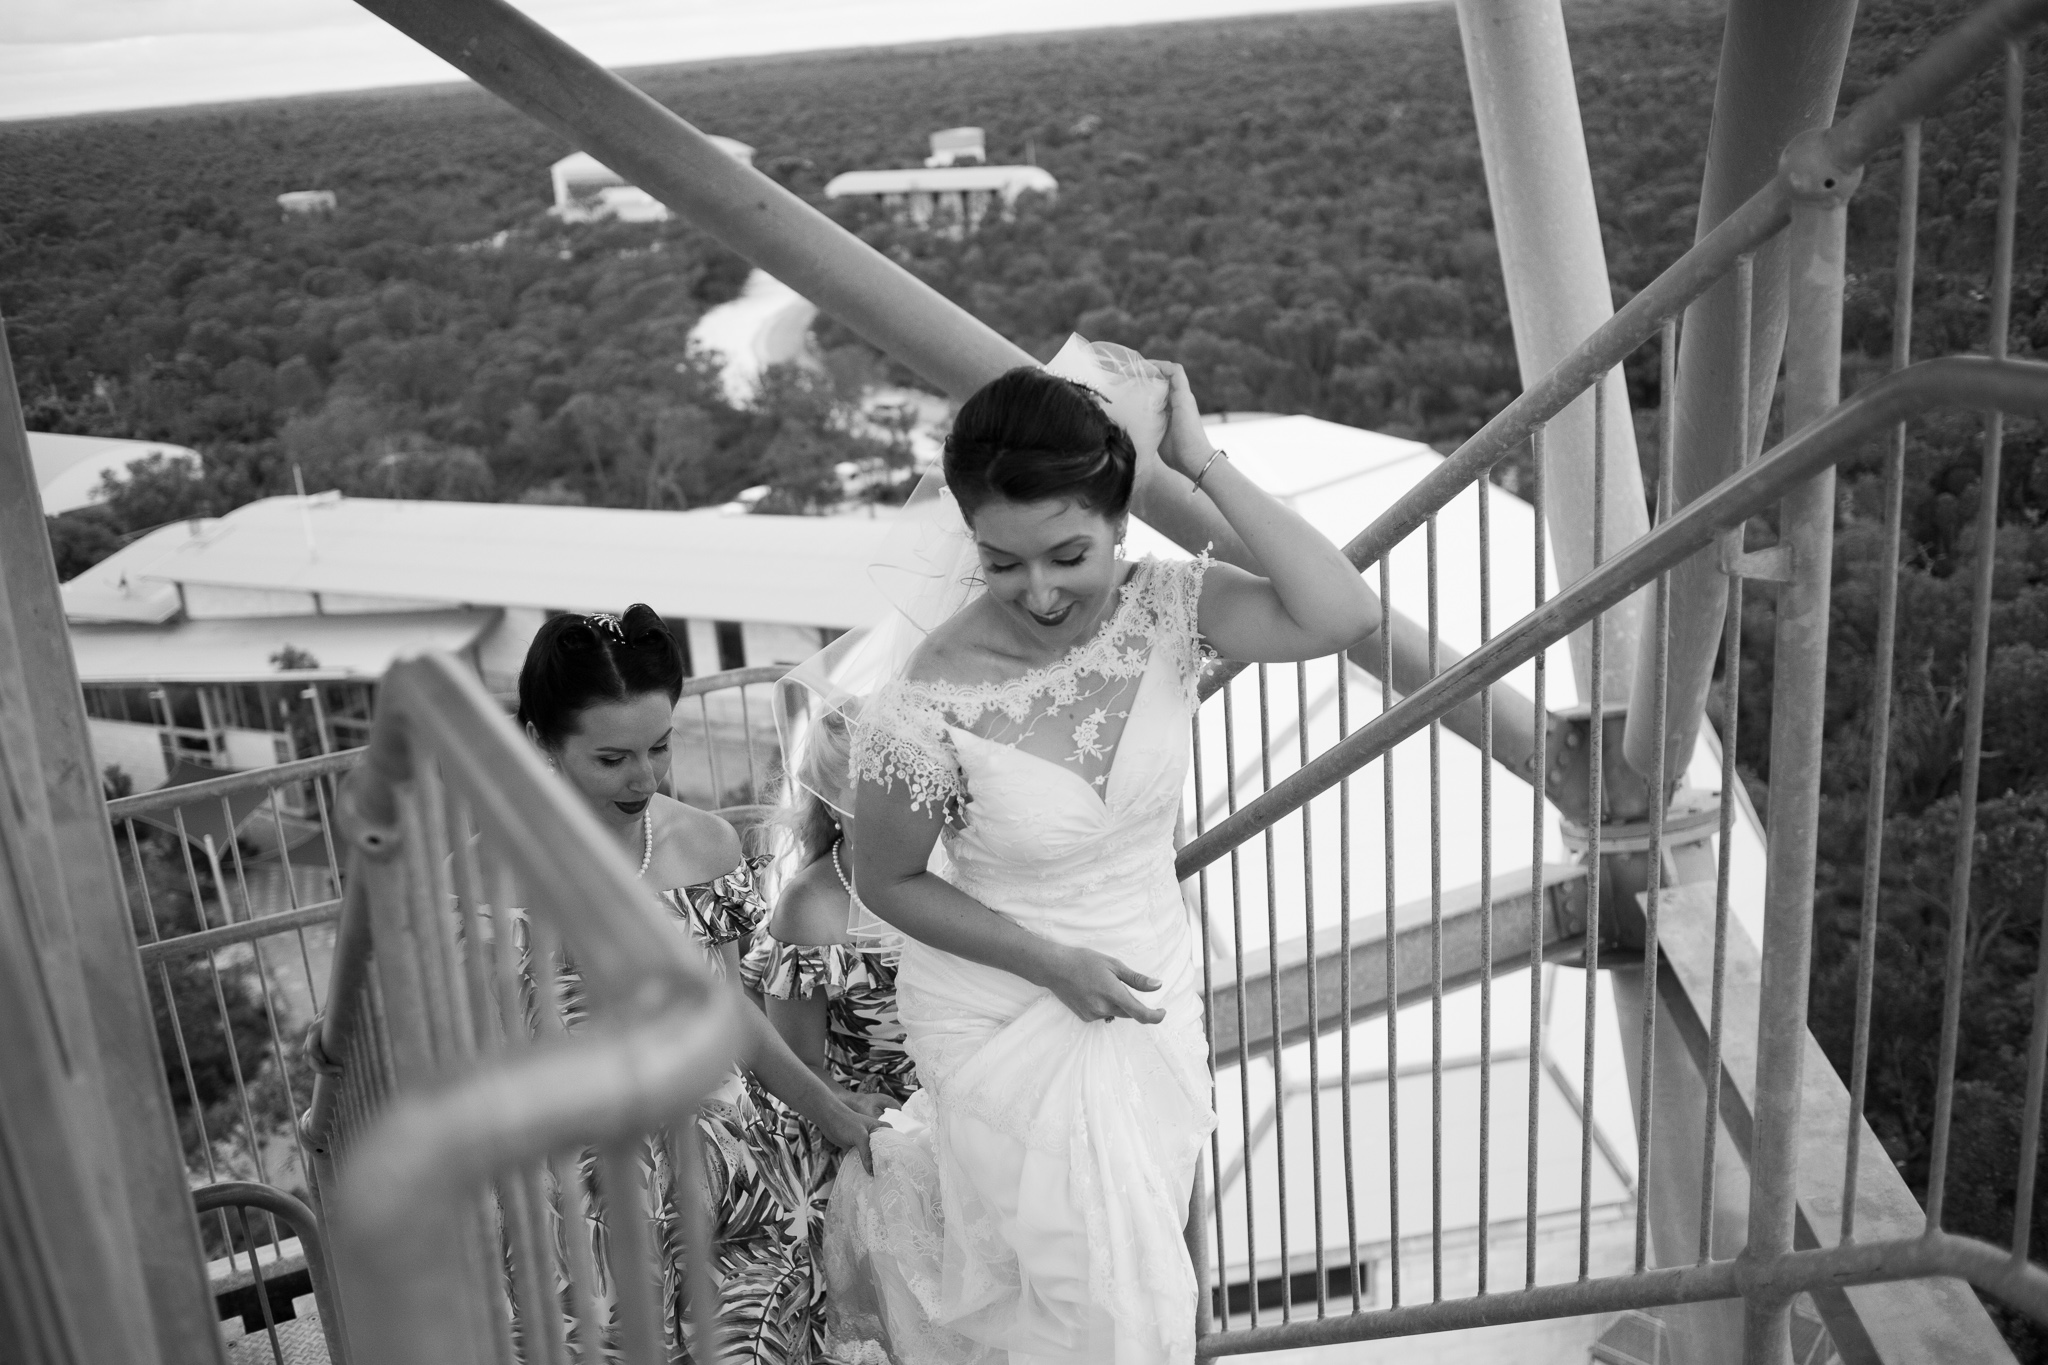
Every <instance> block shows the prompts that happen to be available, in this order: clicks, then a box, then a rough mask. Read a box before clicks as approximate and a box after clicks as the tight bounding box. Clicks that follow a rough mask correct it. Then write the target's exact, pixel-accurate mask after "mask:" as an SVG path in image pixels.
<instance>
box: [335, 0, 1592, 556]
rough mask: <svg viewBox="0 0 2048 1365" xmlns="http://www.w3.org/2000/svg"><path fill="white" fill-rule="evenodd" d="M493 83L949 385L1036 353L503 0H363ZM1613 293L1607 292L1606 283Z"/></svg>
mask: <svg viewBox="0 0 2048 1365" xmlns="http://www.w3.org/2000/svg"><path fill="white" fill-rule="evenodd" d="M359 3H360V4H361V5H362V6H363V8H364V9H366V10H368V11H370V12H371V13H372V14H374V15H376V16H377V17H378V18H380V19H382V20H384V21H385V22H386V23H388V24H390V25H391V26H392V27H393V28H395V29H397V30H398V31H399V32H401V33H403V34H405V35H406V36H407V37H409V38H411V39H412V40H413V41H415V42H417V43H419V44H420V46H422V47H424V48H426V49H427V50H428V51H429V52H432V53H433V54H434V55H436V56H437V57H440V58H441V59H442V60H443V61H446V62H447V63H448V64H449V65H451V66H453V67H455V69H456V70H458V71H460V72H462V73H463V74H464V75H466V76H468V77H469V78H470V79H471V80H473V81H475V82H476V83H477V84H478V85H480V86H482V87H483V88H484V89H486V90H488V91H490V92H491V93H492V94H494V95H496V96H498V97H499V98H500V99H502V100H504V101H505V102H506V103H507V104H510V105H511V106H512V107H513V108H515V109H517V110H519V111H520V112H521V113H524V114H526V115H527V116H528V117H529V118H532V119H534V120H536V121H538V122H540V123H542V124H545V125H546V126H547V127H549V128H552V129H553V130H554V131H556V132H557V133H560V134H561V135H562V136H563V137H565V138H567V139H568V140H569V141H570V142H572V143H574V144H575V145H576V146H578V147H580V148H582V149H583V150H584V151H587V152H589V153H590V154H591V155H592V156H594V157H596V158H597V159H598V160H599V161H601V162H603V163H604V164H605V165H606V166H609V167H610V168H611V169H612V170H614V171H617V172H618V173H619V174H620V175H622V176H624V177H625V178H626V179H627V180H629V181H631V182H632V183H633V184H635V185H638V186H639V187H640V188H641V189H644V190H646V191H647V192H648V193H649V194H651V195H653V196H654V197H655V198H656V199H659V200H660V201H661V202H662V203H664V204H667V205H668V206H669V207H670V208H672V209H674V210H675V211H676V212H678V213H680V214H682V215H683V216H684V217H686V218H688V219H689V220H690V221H691V222H692V223H695V224H696V225H697V226H698V227H701V228H703V229H704V231H706V232H707V233H709V234H710V235H711V236H712V237H714V238H716V239H717V240H718V241H720V242H722V243H724V244H725V245H726V246H728V247H730V248H731V249H732V250H734V251H736V252H738V253H739V254H740V255H742V256H744V257H746V258H747V259H748V260H749V261H751V262H753V263H754V264H755V265H757V266H759V267H761V269H763V270H765V271H767V272H768V273H769V274H771V275H773V276H774V277H775V278H776V279H778V280H781V281H782V282H783V283H784V284H786V285H788V286H789V287H790V288H792V289H794V290H795V291H796V292H797V293H799V294H801V295H803V296H804V297H805V298H806V299H809V300H810V301H811V302H812V303H815V304H816V305H818V307H819V308H820V309H822V310H824V311H825V312H827V313H829V314H831V315H832V316H833V317H835V318H837V319H839V321H841V322H843V323H845V324H846V325H847V326H848V327H851V328H852V329H853V330H854V331H856V332H858V333H860V335H861V336H863V337H865V338H866V339H867V340H869V341H871V342H873V343H874V344H875V345H876V346H878V347H880V348H881V349H882V350H884V351H886V352H888V353H889V354H890V355H892V356H894V357H895V358H896V359H898V360H900V361H902V362H903V363H904V364H905V365H908V366H909V367H910V368H911V369H913V370H915V371H917V373H918V374H920V375H922V376H923V377H924V378H925V379H927V380H929V381H930V382H931V383H933V384H935V385H937V386H938V388H939V389H940V390H941V391H942V392H944V393H946V394H949V395H951V396H952V397H953V398H954V399H956V400H957V399H964V398H966V397H967V396H968V395H969V394H971V393H973V392H974V391H975V390H976V389H978V388H980V387H981V386H982V385H983V384H986V383H987V382H988V381H989V380H991V379H993V378H995V377H996V376H997V375H999V374H1001V373H1002V372H1003V371H1005V370H1008V369H1013V368H1015V367H1016V366H1018V365H1030V364H1035V363H1036V362H1035V361H1034V360H1033V359H1032V358H1031V356H1030V355H1029V354H1028V353H1026V352H1025V351H1024V350H1023V349H1022V348H1020V347H1019V346H1017V345H1016V344H1015V343H1013V342H1011V341H1009V340H1008V339H1006V338H1005V337H1003V336H1001V335H1000V334H998V333H997V332H996V331H995V330H994V329H993V328H991V327H989V326H988V325H987V324H986V323H984V322H982V321H981V320H980V319H978V318H976V317H974V316H973V315H972V314H971V313H969V312H967V311H966V310H965V309H963V308H961V307H960V306H958V305H957V304H955V303H953V302H951V301H950V300H948V299H947V298H946V297H945V296H944V295H942V294H940V293H939V292H938V291H937V290H935V289H933V288H932V287H931V286H929V285H927V284H925V283H924V282H923V281H922V280H920V279H918V278H917V277H916V276H915V275H912V274H911V273H910V272H909V271H907V270H905V269H904V268H903V267H901V266H899V265H897V264H896V263H895V262H894V261H892V260H890V259H889V258H888V257H886V256H884V255H882V253H880V252H878V251H876V250H875V249H874V248H873V247H870V246H869V245H868V244H867V243H865V242H863V241H861V240H860V239H859V238H858V237H855V236H854V235H853V234H852V233H850V232H848V231H846V230H845V229H844V228H842V227H840V226H839V225H838V224H837V223H834V222H833V221H832V220H831V219H829V218H827V217H826V216H825V215H824V214H822V213H820V212H818V211H817V210H816V209H814V208H812V207H811V206H810V205H809V204H806V203H805V202H804V201H803V200H801V199H799V198H797V196H795V195H794V194H791V193H790V192H789V191H788V190H786V189H784V188H783V187H782V186H780V185H778V184H776V183H775V182H774V181H773V180H770V179H769V178H768V177H767V176H765V175H763V174H761V172H759V171H757V170H755V169H754V168H753V167H751V166H742V165H740V164H739V163H738V162H737V161H734V160H733V159H732V158H731V157H730V156H727V155H726V154H725V153H724V152H723V151H721V150H719V148H718V146H717V144H715V143H713V142H712V141H711V139H709V138H707V137H706V136H704V134H703V133H701V132H699V131H698V130H697V129H696V128H693V127H692V126H690V124H688V123H687V122H685V121H684V120H683V119H681V118H680V117H678V116H677V115H675V114H673V113H671V112H670V111H669V110H667V109H665V108H663V107H662V106H661V105H659V104H657V103H656V102H655V101H654V100H653V99H651V98H650V97H648V96H647V95H646V94H645V93H643V92H642V91H640V90H637V89H635V88H634V87H633V86H632V85H631V84H629V83H627V82H626V81H625V80H622V79H621V78H620V77H618V76H616V75H614V74H613V73H612V72H610V71H607V70H605V69H604V68H603V67H602V66H599V65H598V64H597V63H596V62H594V61H592V60H591V59H590V58H588V57H586V56H584V55H583V54H582V53H580V52H578V51H577V50H576V49H575V48H573V47H571V46H569V45H568V44H567V43H565V42H563V41H562V40H561V39H560V38H558V37H556V36H555V35H554V34H552V33H550V32H548V30H546V29H545V28H542V27H541V26H540V25H539V24H537V23H535V22H534V21H533V20H532V19H529V18H528V17H527V16H526V15H524V14H521V13H520V12H519V11H518V10H516V9H514V8H513V7H512V6H511V5H509V4H506V3H505V0H359ZM1602 297H1603V298H1604V297H1605V295H1604V293H1603V295H1602ZM1131 509H1132V511H1134V512H1136V513H1137V515H1138V517H1139V518H1140V519H1141V520H1143V521H1145V522H1147V523H1149V524H1150V525H1152V526H1155V527H1157V528H1158V529H1159V531H1160V532H1161V533H1162V534H1164V535H1165V536H1167V537H1168V538H1169V539H1170V540H1172V541H1173V542H1174V543H1175V544H1177V545H1180V546H1182V547H1183V548H1185V549H1189V550H1200V549H1202V548H1203V547H1204V546H1213V547H1214V553H1215V555H1216V557H1217V558H1218V559H1223V560H1227V561H1229V562H1230V563H1232V564H1237V565H1240V566H1243V567H1246V568H1251V569H1254V570H1256V569H1257V567H1258V564H1257V561H1256V559H1254V558H1253V556H1252V555H1251V554H1250V552H1249V551H1247V550H1246V549H1245V547H1244V542H1243V541H1242V540H1240V539H1239V537H1238V536H1237V534H1236V532H1234V531H1232V530H1231V529H1230V526H1229V524H1228V523H1226V522H1225V521H1224V520H1223V518H1222V516H1221V514H1219V513H1218V512H1217V511H1216V509H1215V506H1214V505H1213V504H1211V503H1210V501H1209V500H1208V499H1207V498H1206V497H1203V496H1202V495H1201V494H1199V493H1197V492H1195V491H1194V490H1192V489H1191V488H1189V486H1188V481H1187V480H1186V479H1184V478H1182V477H1181V476H1180V475H1178V474H1172V473H1169V472H1167V471H1166V470H1165V469H1164V468H1163V467H1154V466H1141V467H1140V471H1139V478H1138V486H1137V487H1136V488H1135V489H1134V490H1133V491H1132V496H1131Z"/></svg>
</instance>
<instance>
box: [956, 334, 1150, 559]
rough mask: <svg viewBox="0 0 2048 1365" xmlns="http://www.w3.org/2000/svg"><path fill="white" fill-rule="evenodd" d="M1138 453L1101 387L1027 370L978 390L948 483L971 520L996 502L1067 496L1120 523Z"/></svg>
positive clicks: (964, 416)
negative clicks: (1097, 390) (1112, 417)
mask: <svg viewBox="0 0 2048 1365" xmlns="http://www.w3.org/2000/svg"><path fill="white" fill-rule="evenodd" d="M1137 465H1138V454H1137V450H1136V448H1135V447H1133V446H1132V445H1131V438H1130V434H1129V433H1128V432H1126V431H1125V430H1124V429H1123V428H1122V427H1120V426H1118V425H1117V424H1116V423H1115V422H1113V421H1111V420H1110V417H1109V414H1108V413H1107V412H1106V411H1104V410H1103V406H1102V402H1101V400H1100V399H1099V398H1097V397H1096V396H1095V393H1094V391H1093V390H1091V389H1088V388H1085V387H1083V386H1082V385H1080V384H1076V383H1074V382H1073V381H1072V380H1070V379H1062V378H1060V377H1059V376H1058V375H1055V374H1048V373H1046V372H1045V371H1044V370H1041V369H1038V368H1037V367H1035V366H1031V365H1022V366H1019V367H1018V368H1016V369H1014V370H1011V371H1009V372H1008V373H1007V374H1002V375H998V376H996V377H995V378H994V379H991V380H990V381H989V382H988V383H986V384H984V385H982V386H981V387H980V388H979V389H977V390H975V392H974V396H973V397H972V398H969V399H968V400H967V401H966V402H965V403H963V404H962V405H961V407H960V413H959V415H958V416H956V417H955V418H954V419H953V431H952V434H951V435H949V436H947V437H946V460H945V472H946V486H947V487H948V488H950V489H952V490H953V496H954V497H955V498H957V499H958V500H959V502H960V513H961V515H962V516H964V517H966V518H967V519H968V520H969V521H972V520H974V514H975V512H976V511H978V510H979V509H980V508H981V506H982V504H983V503H986V502H988V501H989V500H990V499H992V498H1003V499H1005V500H1007V501H1010V502H1043V501H1046V500H1048V499H1052V498H1064V499H1069V500H1071V501H1074V502H1078V503H1080V504H1081V505H1082V506H1083V507H1086V508H1089V509H1091V510H1093V511H1096V512H1100V513H1101V514H1102V515H1103V516H1105V517H1108V518H1109V519H1110V520H1112V521H1114V520H1116V519H1117V518H1118V517H1121V516H1122V515H1123V514H1124V509H1125V508H1127V507H1129V506H1130V502H1131V480H1132V478H1133V477H1134V476H1135V474H1136V471H1137Z"/></svg>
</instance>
